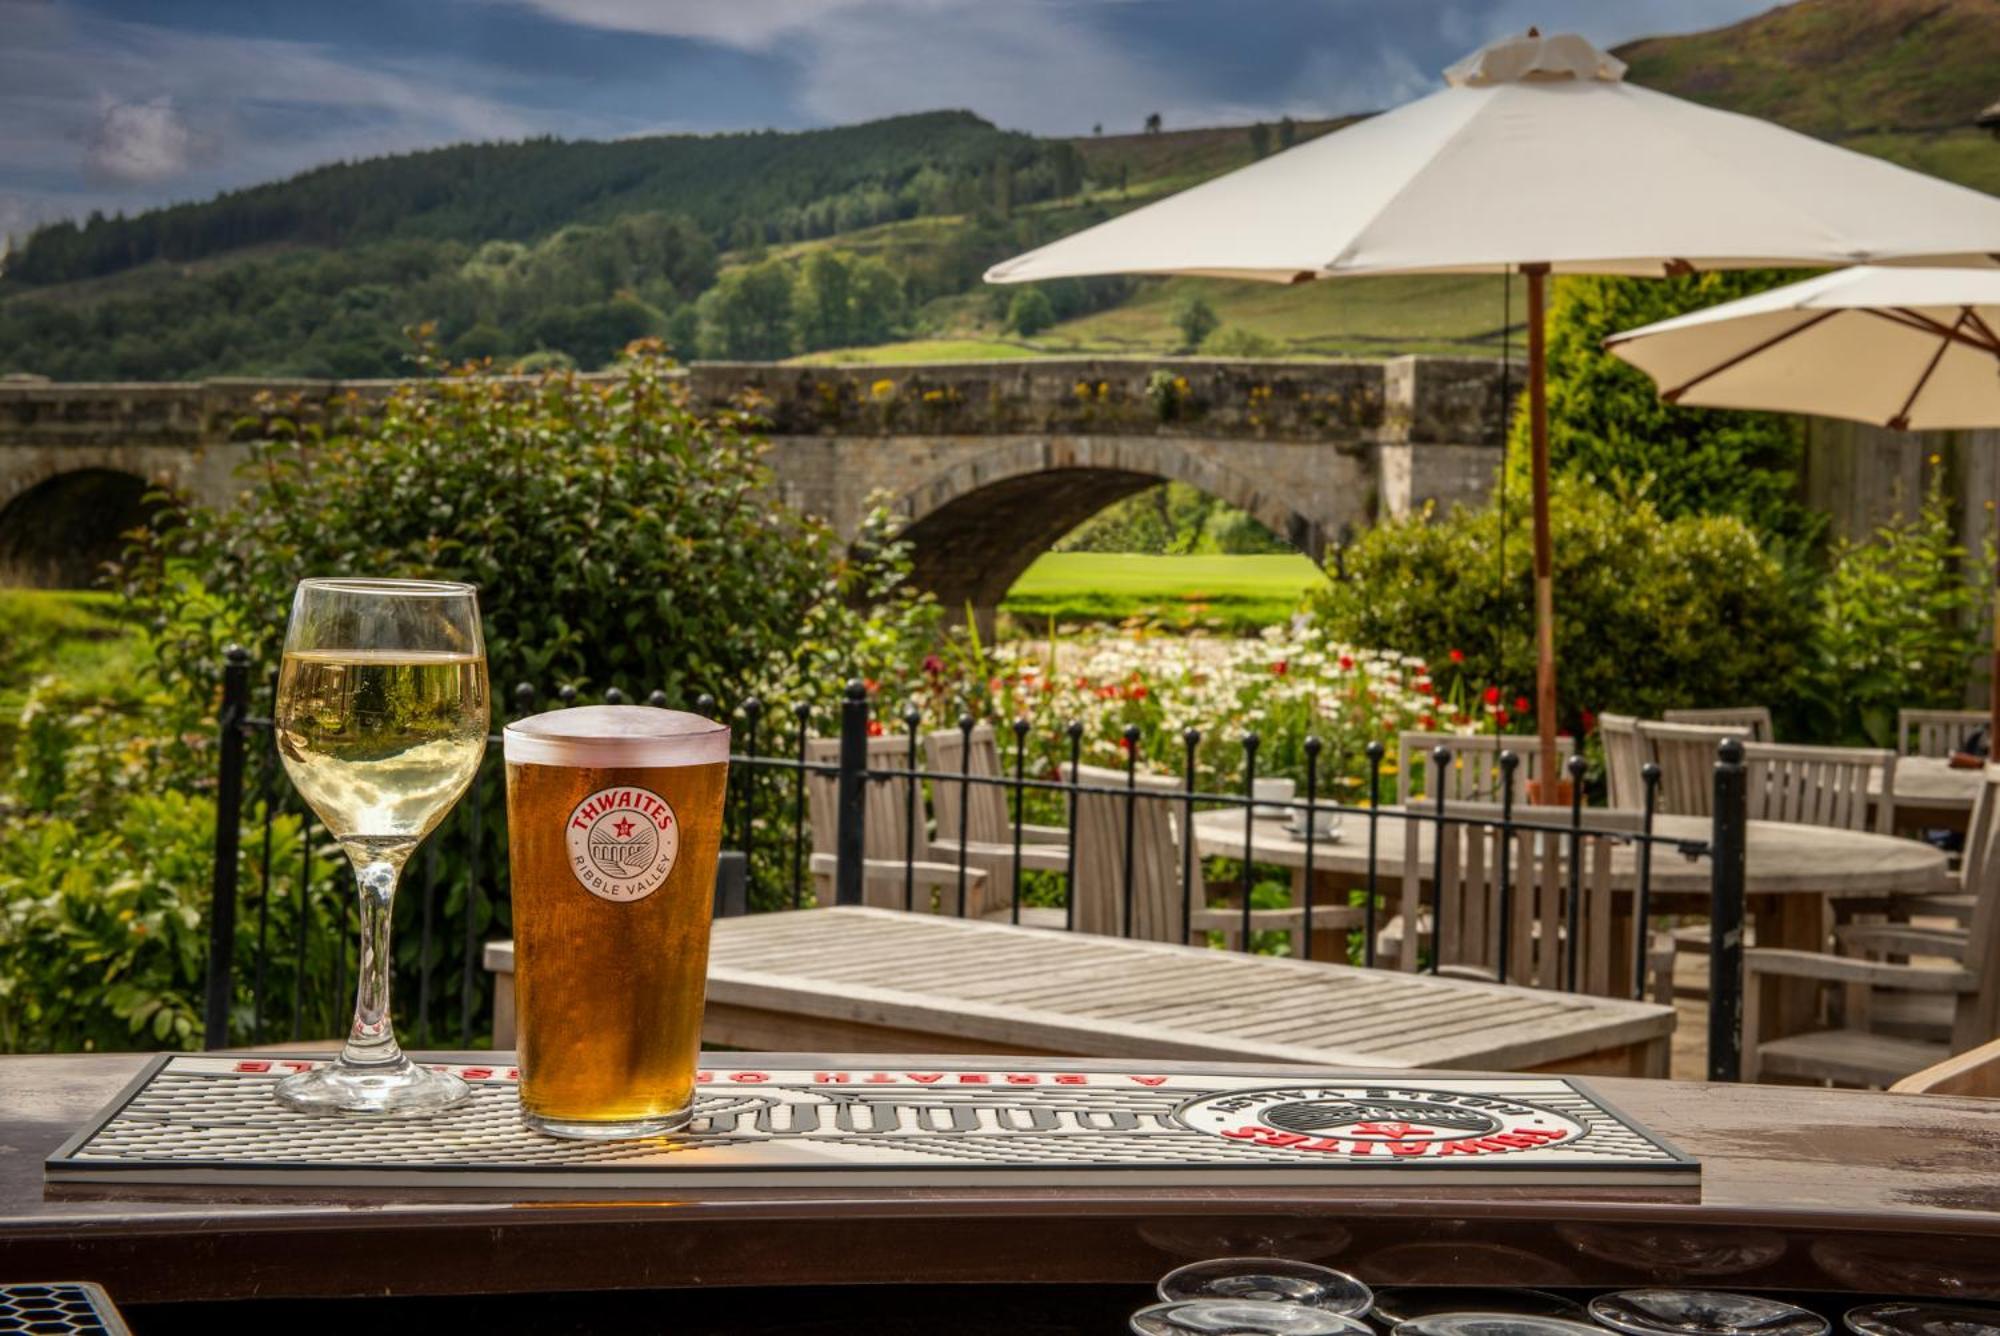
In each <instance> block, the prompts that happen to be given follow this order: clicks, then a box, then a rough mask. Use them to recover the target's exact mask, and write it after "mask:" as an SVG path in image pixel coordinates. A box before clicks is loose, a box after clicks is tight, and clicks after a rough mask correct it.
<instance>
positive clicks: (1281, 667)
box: [1271, 659, 1292, 677]
mask: <svg viewBox="0 0 2000 1336" xmlns="http://www.w3.org/2000/svg"><path fill="white" fill-rule="evenodd" d="M1291 666H1292V665H1291V661H1290V660H1288V659H1280V660H1278V661H1277V662H1276V663H1274V664H1272V665H1271V672H1272V673H1273V675H1275V676H1278V677H1283V676H1284V675H1285V674H1286V672H1288V671H1289V670H1290V669H1291Z"/></svg>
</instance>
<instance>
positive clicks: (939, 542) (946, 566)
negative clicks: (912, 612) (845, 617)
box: [902, 442, 1325, 626]
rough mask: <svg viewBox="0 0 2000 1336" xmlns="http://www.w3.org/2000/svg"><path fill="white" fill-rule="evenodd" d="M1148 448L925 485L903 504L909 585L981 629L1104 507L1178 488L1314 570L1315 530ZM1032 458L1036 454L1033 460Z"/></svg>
mask: <svg viewBox="0 0 2000 1336" xmlns="http://www.w3.org/2000/svg"><path fill="white" fill-rule="evenodd" d="M1165 444H1166V443H1164V442H1155V443H1153V446H1152V449H1151V450H1150V452H1149V456H1148V457H1147V458H1146V459H1145V460H1144V461H1143V464H1144V466H1143V467H1140V466H1137V465H1139V464H1140V463H1141V461H1138V460H1122V459H1116V458H1114V459H1109V460H1105V461H1101V462H1100V461H1095V460H1087V459H1078V458H1074V457H1070V458H1056V459H1047V458H1036V457H1033V454H1031V455H1030V456H1029V457H1024V458H1019V459H1007V458H1002V459H991V458H989V459H985V460H979V461H974V462H973V463H971V464H968V465H964V466H961V467H960V468H958V469H955V470H953V471H951V472H949V473H947V474H946V475H944V476H942V477H940V478H937V479H934V480H933V481H932V482H931V483H929V484H928V485H926V486H925V487H922V488H919V489H917V490H916V491H914V492H912V493H910V494H909V495H908V496H906V497H905V498H904V502H903V506H904V510H905V513H907V514H910V515H911V516H912V518H911V519H910V520H909V522H908V523H907V524H905V526H904V527H903V531H902V536H903V538H904V540H905V541H907V542H908V543H909V545H910V550H911V561H912V568H913V569H912V578H913V583H915V584H916V586H917V587H918V588H920V589H926V590H929V591H931V592H933V593H934V594H936V595H937V598H938V601H939V602H940V603H941V604H942V605H943V606H944V608H945V609H946V611H947V612H948V613H950V614H952V615H954V616H957V615H962V614H963V613H964V612H965V611H966V610H967V608H968V607H969V608H970V609H971V611H972V613H973V615H974V617H975V618H976V619H977V620H978V621H979V622H980V623H981V624H982V625H983V626H990V625H991V622H992V617H993V613H994V610H995V609H996V608H998V606H999V604H1000V601H1001V599H1002V598H1004V597H1005V596H1006V594H1007V591H1008V590H1009V589H1011V588H1012V587H1013V586H1014V582H1015V581H1016V580H1018V579H1020V577H1021V575H1022V574H1023V573H1024V572H1025V571H1026V570H1027V569H1028V567H1029V566H1031V565H1032V564H1034V561H1035V559H1036V558H1037V557H1039V556H1041V555H1042V554H1043V553H1044V552H1047V551H1049V550H1050V549H1051V548H1052V547H1054V546H1055V544H1056V543H1057V541H1058V540H1060V539H1062V538H1063V537H1064V536H1065V535H1067V534H1069V533H1070V532H1071V531H1072V530H1074V529H1075V528H1077V527H1078V526H1079V525H1081V524H1083V523H1084V522H1085V521H1086V520H1088V519H1090V518H1091V517H1092V516H1094V515H1097V514H1099V513H1100V512H1102V511H1103V510H1105V509H1106V508H1107V507H1109V506H1111V505H1113V504H1115V503H1116V502H1119V501H1122V500H1124V499H1125V498H1127V497H1130V496H1134V495H1136V494H1138V493H1140V492H1144V491H1146V490H1148V489H1150V488H1153V487H1157V486H1159V485H1160V484H1161V483H1164V482H1185V483H1188V484H1190V485H1192V486H1193V487H1195V488H1197V489H1198V490H1200V491H1202V492H1205V493H1207V494H1208V495H1210V496H1213V497H1215V498H1217V499H1218V500H1221V501H1224V502H1227V503H1229V504H1230V505H1232V506H1235V507H1236V508H1238V509H1240V510H1242V511H1245V512H1247V513H1248V514H1249V515H1250V516H1251V517H1252V518H1253V519H1255V520H1257V521H1258V522H1259V523H1261V524H1262V525H1263V526H1264V527H1265V528H1267V529H1269V530H1271V532H1273V533H1274V534H1276V535H1277V536H1278V537H1280V538H1282V539H1284V540H1285V541H1286V542H1287V543H1289V544H1290V545H1291V546H1292V547H1294V548H1297V549H1298V550H1299V551H1301V552H1303V553H1305V554H1306V555H1307V556H1309V557H1311V558H1313V559H1314V560H1315V561H1316V560H1318V559H1319V558H1320V556H1321V554H1322V552H1323V550H1324V546H1325V535H1324V534H1323V533H1322V532H1321V530H1320V526H1318V525H1317V524H1315V523H1313V522H1312V521H1310V520H1308V519H1307V518H1306V517H1305V516H1303V515H1301V514H1300V513H1299V512H1298V511H1296V510H1294V509H1293V508H1292V507H1291V506H1290V505H1288V504H1286V502H1285V501H1284V500H1283V499H1282V498H1278V497H1272V496H1268V495H1266V494H1265V493H1264V492H1263V491H1262V490H1261V489H1260V488H1258V487H1257V486H1256V485H1255V484H1254V483H1253V482H1252V481H1251V480H1250V479H1248V478H1247V477H1245V476H1243V475H1241V474H1238V473H1235V472H1234V471H1232V470H1229V469H1227V468H1225V467H1220V466H1218V465H1216V464H1215V463H1214V462H1213V461H1212V460H1210V459H1207V458H1205V457H1201V456H1197V455H1195V454H1194V453H1193V452H1191V451H1184V450H1171V449H1170V450H1162V449H1161V446H1162V445H1165ZM1034 453H1036V454H1038V453H1039V452H1034Z"/></svg>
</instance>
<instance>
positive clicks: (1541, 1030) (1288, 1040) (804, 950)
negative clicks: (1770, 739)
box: [489, 908, 1674, 1076]
mask: <svg viewBox="0 0 2000 1336" xmlns="http://www.w3.org/2000/svg"><path fill="white" fill-rule="evenodd" d="M497 963H499V962H497V961H495V960H493V958H492V956H491V954H490V953H489V964H497ZM505 963H506V965H507V966H509V967H511V964H512V961H511V958H510V959H508V960H507V961H506V962H505ZM708 980H709V982H708V1014H707V1020H706V1022H705V1024H704V1026H703V1032H704V1035H705V1037H706V1038H707V1039H708V1041H709V1042H711V1043H716V1044H726V1045H729V1046H731V1047H745V1048H755V1047H778V1046H779V1044H778V1042H777V1041H778V1040H780V1039H783V1040H785V1041H787V1042H788V1043H789V1044H790V1045H793V1046H804V1045H807V1044H810V1045H812V1046H827V1047H831V1046H835V1045H836V1044H837V1045H839V1046H845V1047H847V1048H848V1049H850V1050H851V1051H857V1052H895V1051H900V1050H909V1049H912V1048H915V1047H920V1046H928V1047H929V1048H930V1050H931V1051H934V1052H953V1053H1043V1054H1064V1055H1074V1056H1118V1057H1125V1058H1137V1057H1155V1058H1182V1059H1197V1058H1208V1059H1223V1060H1229V1059H1235V1060H1242V1059H1246V1058H1260V1059H1276V1060H1280V1061H1286V1062H1310V1063H1316V1064H1321V1065H1332V1066H1340V1067H1372V1068H1378V1069H1379V1068H1394V1069H1399V1070H1400V1069H1404V1068H1413V1067H1432V1068H1460V1069H1466V1068H1485V1069H1492V1070H1515V1071H1527V1070H1535V1069H1544V1070H1561V1071H1595V1072H1626V1073H1631V1074H1635V1075H1662V1076H1663V1075H1665V1074H1666V1057H1667V1044H1668V1041H1669V1036H1670V1035H1671V1034H1672V1031H1673V1026H1674V1014H1673V1011H1672V1010H1671V1009H1670V1008H1667V1007H1660V1006H1654V1005H1651V1004H1649V1003H1641V1002H1627V1001H1621V1000H1615V999H1609V998H1599V997H1583V996H1575V995H1571V994H1566V993H1557V992H1550V991H1545V990H1540V989H1529V988H1512V987H1504V988H1503V987H1499V986H1496V985H1492V984H1482V983H1471V982H1462V981H1458V980H1453V979H1439V978H1431V977H1429V976H1426V975H1413V974H1400V973H1393V972H1390V971H1386V970H1364V969H1357V968H1352V967H1349V966H1345V965H1327V964H1318V963H1311V962H1306V961H1298V960H1289V959H1283V958H1279V957H1274V956H1253V955H1242V954H1238V953H1234V952H1225V951H1212V950H1206V949H1203V948H1200V947H1184V946H1172V945H1167V944H1163V943H1155V942H1135V941H1125V940H1122V939H1119V938H1113V937H1096V936H1090V935H1087V934H1082V933H1065V932H1060V931H1050V930H1046V929H1040V928H1026V927H1014V926H1011V925H1008V924H1002V923H984V922H977V921H968V920H960V919H951V918H941V917H938V916H934V915H913V914H905V913H901V912H899V911H895V910H886V909H863V908H838V909H807V910H797V911H792V912H788V913H774V914H752V915H749V916H748V917H744V918H732V919H722V920H719V921H717V923H716V924H715V935H714V942H713V946H712V947H711V950H710V956H709V972H708Z"/></svg>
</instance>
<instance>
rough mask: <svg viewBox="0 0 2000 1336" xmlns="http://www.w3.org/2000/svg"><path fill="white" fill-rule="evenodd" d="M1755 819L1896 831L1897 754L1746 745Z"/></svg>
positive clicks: (1745, 759) (1865, 749)
mask: <svg viewBox="0 0 2000 1336" xmlns="http://www.w3.org/2000/svg"><path fill="white" fill-rule="evenodd" d="M1743 766H1744V787H1745V788H1746V789H1747V791H1748V793H1749V806H1750V819H1751V820H1752V821H1786V822H1790V823H1791V824H1793V825H1800V826H1830V827H1832V828H1834V829H1836V830H1874V831H1876V832H1877V833H1879V834H1883V835H1891V834H1894V833H1895V829H1896V804H1895V801H1894V800H1893V798H1892V797H1890V795H1892V794H1894V793H1895V791H1896V753H1894V752H1892V751H1890V750H1888V749H1887V748H1877V747H1798V746H1791V745H1788V744H1785V743H1776V742H1749V743H1745V744H1744V746H1743Z"/></svg>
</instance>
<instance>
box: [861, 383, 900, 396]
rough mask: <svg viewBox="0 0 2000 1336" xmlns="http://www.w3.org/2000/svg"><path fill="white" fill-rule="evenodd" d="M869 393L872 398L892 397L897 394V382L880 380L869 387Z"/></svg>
mask: <svg viewBox="0 0 2000 1336" xmlns="http://www.w3.org/2000/svg"><path fill="white" fill-rule="evenodd" d="M868 393H869V395H870V397H872V398H876V399H892V398H894V397H895V394H896V382H895V381H893V380H878V381H876V382H875V383H874V384H873V385H870V386H869V387H868Z"/></svg>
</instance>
